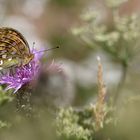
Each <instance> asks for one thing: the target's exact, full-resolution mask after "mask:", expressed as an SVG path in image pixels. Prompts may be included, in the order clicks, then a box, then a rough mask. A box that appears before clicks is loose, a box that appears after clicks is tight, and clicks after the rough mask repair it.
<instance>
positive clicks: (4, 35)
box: [0, 27, 33, 69]
mask: <svg viewBox="0 0 140 140" xmlns="http://www.w3.org/2000/svg"><path fill="white" fill-rule="evenodd" d="M32 58H33V54H31V53H30V49H29V45H28V42H27V41H26V39H25V38H24V36H23V35H22V34H21V33H20V32H18V31H17V30H15V29H12V28H7V27H3V28H0V69H3V68H9V67H15V66H22V65H25V64H28V63H29V62H30V61H31V59H32Z"/></svg>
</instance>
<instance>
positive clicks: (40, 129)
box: [0, 0, 140, 140]
mask: <svg viewBox="0 0 140 140" xmlns="http://www.w3.org/2000/svg"><path fill="white" fill-rule="evenodd" d="M139 12H140V1H139V0H118V1H117V2H115V0H86V1H85V0H0V26H1V27H12V28H15V29H17V30H18V31H20V32H21V33H22V34H23V35H24V36H25V38H26V39H27V41H28V42H29V45H30V48H32V46H33V42H35V48H37V50H39V49H42V48H51V47H56V46H60V48H59V49H57V50H54V51H48V52H47V53H46V54H45V55H44V61H43V64H44V63H45V64H46V65H47V66H48V65H49V64H51V63H52V62H53V61H54V66H53V68H50V69H49V70H48V71H47V72H46V71H44V73H43V79H40V83H39V84H38V86H39V91H38V90H37V92H36V93H35V95H32V96H35V99H34V101H33V102H35V103H34V104H33V106H35V108H39V106H41V109H38V110H37V111H38V113H37V111H36V115H37V116H41V117H40V119H37V122H36V121H35V120H34V119H33V120H26V118H24V117H23V118H21V116H18V115H16V113H15V110H16V109H15V108H16V107H15V106H16V105H15V104H16V103H14V102H11V100H13V97H10V99H9V97H5V96H4V95H3V94H1V100H2V101H1V107H0V119H1V120H2V122H1V123H2V126H4V125H5V123H4V122H6V123H7V122H12V128H11V124H9V125H8V124H6V125H8V126H9V129H8V130H7V129H6V130H5V129H3V130H2V131H1V132H0V133H1V134H0V139H3V140H17V139H20V140H22V139H30V140H32V139H34V140H38V139H41V140H46V139H55V138H54V136H53V135H51V133H52V131H54V128H53V126H52V124H50V122H51V121H52V120H53V118H52V116H53V117H54V116H55V115H52V114H54V112H53V111H52V108H55V107H58V106H59V107H68V106H73V107H77V108H81V107H83V106H85V105H88V104H89V103H95V101H96V97H97V94H98V92H97V68H98V67H97V59H96V58H97V56H100V57H101V62H102V65H103V75H104V81H105V84H106V87H107V99H106V100H108V99H109V98H110V99H111V100H112V101H113V102H114V104H116V105H117V106H119V107H120V106H122V102H123V101H124V100H127V99H128V98H131V97H133V96H134V97H136V99H139V91H140V86H139V83H140V72H139V71H140V57H139V48H140V47H139V45H140V42H139V37H140V26H139V25H140V24H139ZM60 67H61V68H60ZM59 69H61V72H59ZM45 76H46V77H45ZM44 77H45V79H44ZM3 96H4V97H3ZM11 98H12V99H11ZM3 100H4V101H3ZM7 100H8V103H7ZM5 102H6V103H5ZM139 105H140V104H139ZM50 106H51V107H52V108H48V107H50ZM137 106H138V105H137ZM134 108H135V107H134ZM127 109H128V110H129V107H128V108H127ZM50 110H51V111H50ZM132 110H133V109H132ZM50 112H51V113H50ZM128 112H129V111H128ZM123 113H124V112H123ZM135 113H136V112H135ZM124 114H125V113H124ZM127 115H128V114H127ZM127 115H126V116H127ZM136 115H137V113H136ZM126 116H125V115H124V117H123V119H124V118H125V117H126ZM123 119H122V120H123ZM130 119H133V117H132V118H131V117H130ZM137 119H138V118H137ZM21 120H22V121H21ZM3 121H4V122H3ZM139 121H140V120H139V119H138V122H139ZM126 123H128V122H126ZM131 123H132V122H131ZM52 129H53V130H52ZM129 131H130V130H128V131H127V132H129ZM127 132H124V133H126V134H127ZM129 138H130V137H129ZM130 140H131V138H130Z"/></svg>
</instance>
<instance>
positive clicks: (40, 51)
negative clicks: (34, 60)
mask: <svg viewBox="0 0 140 140" xmlns="http://www.w3.org/2000/svg"><path fill="white" fill-rule="evenodd" d="M58 48H59V46H57V47H54V48H49V49H46V50H42V51H38V52H36V53H42V52H46V51H50V50H54V49H58Z"/></svg>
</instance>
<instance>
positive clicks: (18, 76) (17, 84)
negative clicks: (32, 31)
mask: <svg viewBox="0 0 140 140" xmlns="http://www.w3.org/2000/svg"><path fill="white" fill-rule="evenodd" d="M35 52H36V51H35V49H33V50H32V53H34V54H35V57H34V59H33V60H32V61H31V62H30V63H28V64H27V65H25V66H22V67H17V68H15V72H12V71H8V72H6V73H5V74H2V75H1V76H0V84H5V85H7V88H6V90H8V89H14V93H16V92H17V91H18V90H19V89H20V88H21V87H22V86H24V85H26V84H28V83H30V82H31V81H33V80H35V79H36V78H37V76H38V74H39V69H40V65H39V59H40V58H41V54H40V53H35Z"/></svg>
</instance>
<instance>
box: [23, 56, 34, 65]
mask: <svg viewBox="0 0 140 140" xmlns="http://www.w3.org/2000/svg"><path fill="white" fill-rule="evenodd" d="M33 58H34V54H28V55H26V56H25V57H24V59H23V62H22V65H27V64H29V63H30V61H31V60H32V59H33Z"/></svg>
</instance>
